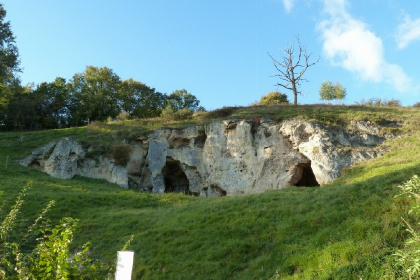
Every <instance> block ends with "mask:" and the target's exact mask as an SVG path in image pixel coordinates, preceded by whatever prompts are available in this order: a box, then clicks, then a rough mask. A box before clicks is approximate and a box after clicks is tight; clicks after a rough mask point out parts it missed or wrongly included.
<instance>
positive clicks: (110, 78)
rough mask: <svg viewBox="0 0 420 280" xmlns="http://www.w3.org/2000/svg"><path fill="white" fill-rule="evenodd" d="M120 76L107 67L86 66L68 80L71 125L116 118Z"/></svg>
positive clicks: (118, 109) (118, 110)
mask: <svg viewBox="0 0 420 280" xmlns="http://www.w3.org/2000/svg"><path fill="white" fill-rule="evenodd" d="M119 87H120V78H119V77H118V75H117V74H115V73H114V72H113V71H112V70H111V69H109V68H107V67H102V68H98V67H94V66H88V67H86V70H85V71H84V72H83V73H78V74H75V75H74V76H73V79H72V80H71V81H70V86H69V89H70V95H71V97H70V98H71V103H70V106H69V108H70V116H71V124H72V125H83V124H86V123H88V122H90V121H105V120H106V119H107V118H108V117H111V118H116V117H117V116H118V114H119V112H120V108H119Z"/></svg>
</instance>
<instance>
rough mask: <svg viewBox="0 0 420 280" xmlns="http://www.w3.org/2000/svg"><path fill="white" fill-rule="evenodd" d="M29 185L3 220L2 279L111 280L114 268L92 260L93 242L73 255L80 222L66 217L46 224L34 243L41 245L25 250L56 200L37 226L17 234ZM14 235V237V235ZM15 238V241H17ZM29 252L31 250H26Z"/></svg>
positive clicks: (0, 245) (0, 235)
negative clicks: (23, 233) (75, 236)
mask: <svg viewBox="0 0 420 280" xmlns="http://www.w3.org/2000/svg"><path fill="white" fill-rule="evenodd" d="M30 187H31V185H30V184H28V185H27V186H26V187H25V188H23V189H22V190H21V192H20V193H19V195H18V197H17V199H16V202H15V204H14V205H13V206H12V208H11V210H10V212H9V213H8V214H7V216H6V217H5V218H4V219H3V222H2V223H1V226H0V277H1V278H2V279H63V280H64V279H105V278H106V277H108V278H110V275H111V274H110V273H111V272H112V270H113V268H112V267H111V266H109V265H107V264H105V263H104V262H103V261H100V260H97V259H94V258H92V256H91V253H90V246H91V245H90V243H86V244H85V245H83V248H82V250H80V251H79V252H77V253H74V254H72V253H70V246H69V245H70V243H71V242H72V240H73V232H74V230H75V228H76V225H77V222H78V221H77V220H76V219H72V218H63V219H61V221H60V223H59V224H58V225H57V226H55V227H53V228H51V227H50V226H48V225H44V226H43V227H41V229H40V233H41V237H38V238H36V240H32V243H35V242H38V243H37V245H36V247H35V248H33V249H31V250H32V251H25V250H24V249H23V248H25V245H26V248H28V247H27V243H28V242H30V241H28V240H27V239H28V237H29V236H30V235H31V233H32V232H33V231H35V229H36V228H37V227H38V226H39V224H40V221H41V220H43V219H45V215H46V214H47V212H48V211H50V210H51V207H52V206H53V204H54V203H53V201H50V203H48V206H47V207H46V208H45V209H44V210H43V211H42V212H41V214H40V215H39V216H38V217H37V219H36V220H35V221H34V223H33V224H32V225H31V226H29V228H28V230H27V232H26V234H25V235H24V236H23V237H22V236H20V239H19V237H16V235H18V236H19V233H14V232H13V231H16V229H15V226H16V223H17V215H18V214H19V212H20V211H21V208H22V205H23V203H24V200H23V198H24V196H25V195H26V194H27V192H28V190H29V188H30ZM12 233H13V235H14V236H13V235H12ZM13 237H14V238H13ZM26 250H27V249H26Z"/></svg>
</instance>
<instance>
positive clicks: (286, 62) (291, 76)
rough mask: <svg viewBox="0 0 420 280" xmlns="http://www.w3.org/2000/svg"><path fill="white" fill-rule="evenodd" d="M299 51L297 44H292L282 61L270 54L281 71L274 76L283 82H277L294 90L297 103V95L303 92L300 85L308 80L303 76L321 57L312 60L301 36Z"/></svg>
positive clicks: (295, 103)
mask: <svg viewBox="0 0 420 280" xmlns="http://www.w3.org/2000/svg"><path fill="white" fill-rule="evenodd" d="M297 43H298V44H297V53H296V50H295V46H294V45H291V46H289V47H288V48H287V49H286V50H285V53H286V55H285V56H284V57H283V58H282V60H281V61H278V60H276V59H274V58H273V57H272V56H271V55H270V54H268V55H269V56H270V58H271V60H272V61H273V63H274V67H275V68H276V70H277V71H278V72H279V73H278V74H275V75H274V77H278V78H279V79H280V81H281V82H279V83H277V85H278V86H281V87H283V88H285V89H288V90H291V91H292V92H293V104H294V105H297V96H298V94H301V91H300V90H299V87H300V85H301V82H302V81H307V80H306V79H304V78H303V75H304V74H305V72H306V70H307V69H308V68H309V67H311V66H313V65H315V64H316V63H317V62H318V61H319V59H318V60H317V61H315V62H310V58H311V54H308V53H307V52H306V48H305V47H304V46H302V45H301V43H300V41H299V38H297Z"/></svg>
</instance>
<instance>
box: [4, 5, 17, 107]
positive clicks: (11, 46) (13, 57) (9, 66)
mask: <svg viewBox="0 0 420 280" xmlns="http://www.w3.org/2000/svg"><path fill="white" fill-rule="evenodd" d="M5 18H6V10H5V9H4V7H3V4H0V93H1V92H3V89H4V88H5V87H7V86H8V85H9V84H10V83H14V82H15V79H16V73H17V72H19V71H20V69H19V52H18V49H17V46H16V42H15V37H14V36H13V33H12V30H11V28H10V22H9V21H5ZM0 97H1V98H0V100H1V99H2V98H4V96H0ZM2 101H4V100H1V101H0V105H1V104H2Z"/></svg>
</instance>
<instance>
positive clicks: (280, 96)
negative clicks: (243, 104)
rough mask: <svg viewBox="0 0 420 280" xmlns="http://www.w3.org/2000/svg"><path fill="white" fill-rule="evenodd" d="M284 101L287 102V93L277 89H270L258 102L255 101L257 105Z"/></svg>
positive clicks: (282, 102)
mask: <svg viewBox="0 0 420 280" xmlns="http://www.w3.org/2000/svg"><path fill="white" fill-rule="evenodd" d="M284 103H289V100H288V99H287V95H286V94H284V93H281V92H279V91H272V92H269V93H268V94H267V95H263V96H261V99H260V101H259V102H257V105H276V104H284Z"/></svg>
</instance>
